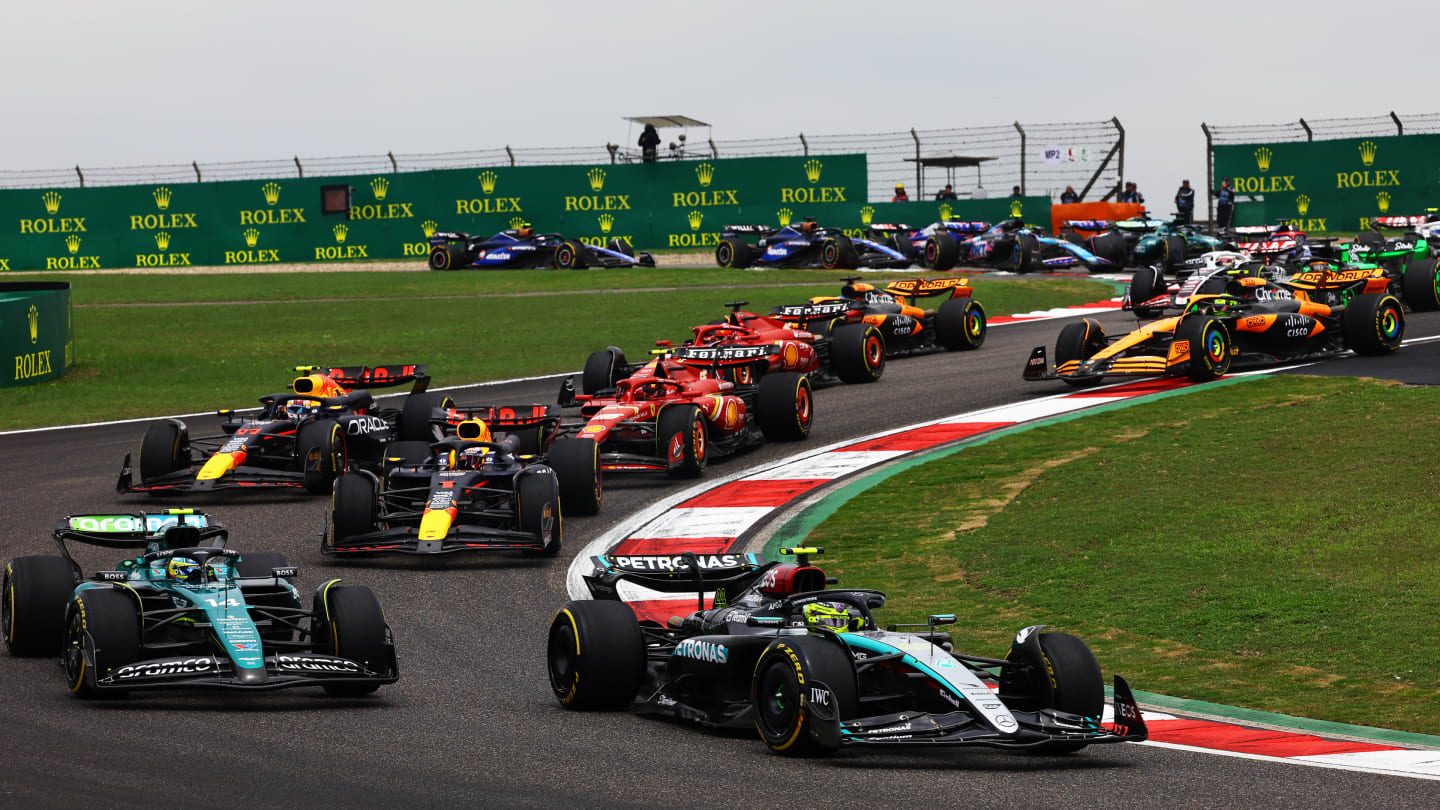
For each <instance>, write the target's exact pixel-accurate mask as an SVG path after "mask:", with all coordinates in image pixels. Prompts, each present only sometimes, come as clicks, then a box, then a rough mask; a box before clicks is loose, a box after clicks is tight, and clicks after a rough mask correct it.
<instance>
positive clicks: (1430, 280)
mask: <svg viewBox="0 0 1440 810" xmlns="http://www.w3.org/2000/svg"><path fill="white" fill-rule="evenodd" d="M1400 292H1401V293H1402V294H1403V295H1404V297H1405V303H1406V304H1409V305H1410V309H1411V311H1413V312H1434V311H1435V310H1437V309H1440V268H1437V267H1436V262H1435V260H1434V259H1419V260H1416V261H1412V262H1410V266H1409V267H1406V268H1405V275H1404V276H1402V277H1401V278H1400ZM141 458H144V456H141Z"/></svg>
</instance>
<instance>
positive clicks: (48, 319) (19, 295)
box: [0, 281, 75, 388]
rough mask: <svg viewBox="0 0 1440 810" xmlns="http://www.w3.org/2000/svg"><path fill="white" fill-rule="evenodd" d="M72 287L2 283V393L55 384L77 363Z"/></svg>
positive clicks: (0, 292)
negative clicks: (16, 387) (3, 389)
mask: <svg viewBox="0 0 1440 810" xmlns="http://www.w3.org/2000/svg"><path fill="white" fill-rule="evenodd" d="M70 314H71V313H70V284H69V283H68V282H64V281H35V282H0V354H3V356H4V359H5V373H4V374H3V375H0V388H9V387H13V386H20V385H32V384H34V383H39V382H45V381H47V380H53V379H56V378H58V377H63V376H65V374H66V373H68V372H69V371H70V369H71V367H72V366H73V365H74V364H75V333H74V329H73V327H72V325H71V324H72V321H71V318H70Z"/></svg>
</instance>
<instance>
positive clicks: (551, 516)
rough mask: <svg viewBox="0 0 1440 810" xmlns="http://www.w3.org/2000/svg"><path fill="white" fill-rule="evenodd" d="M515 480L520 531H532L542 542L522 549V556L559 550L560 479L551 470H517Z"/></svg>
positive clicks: (541, 555)
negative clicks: (520, 472) (531, 547)
mask: <svg viewBox="0 0 1440 810" xmlns="http://www.w3.org/2000/svg"><path fill="white" fill-rule="evenodd" d="M519 478H520V480H519V481H518V482H517V483H516V484H515V514H516V517H517V518H518V519H519V528H520V531H522V532H534V533H535V534H536V535H538V536H539V537H540V541H541V542H542V543H544V545H543V546H541V547H540V548H537V549H529V548H527V549H525V554H526V556H530V557H554V556H555V555H556V554H559V553H560V544H561V541H562V540H563V538H562V537H561V528H560V483H559V481H557V480H556V478H555V474H554V472H553V471H552V472H551V474H550V475H545V474H543V473H528V474H521V475H520V476H519Z"/></svg>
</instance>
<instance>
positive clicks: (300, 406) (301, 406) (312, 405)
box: [285, 399, 320, 422]
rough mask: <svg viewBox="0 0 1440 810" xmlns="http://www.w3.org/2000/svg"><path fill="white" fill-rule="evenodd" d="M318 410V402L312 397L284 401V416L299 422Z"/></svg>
mask: <svg viewBox="0 0 1440 810" xmlns="http://www.w3.org/2000/svg"><path fill="white" fill-rule="evenodd" d="M319 412H320V403H319V402H317V401H315V400H313V399H292V400H290V401H289V402H287V403H285V418H286V419H289V420H290V421H292V422H299V421H300V420H301V419H304V418H306V417H308V416H314V415H315V414H317V413H319Z"/></svg>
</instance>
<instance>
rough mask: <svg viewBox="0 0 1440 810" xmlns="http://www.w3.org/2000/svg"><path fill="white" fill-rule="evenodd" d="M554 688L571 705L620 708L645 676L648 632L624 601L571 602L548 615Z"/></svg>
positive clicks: (548, 659) (548, 648)
mask: <svg viewBox="0 0 1440 810" xmlns="http://www.w3.org/2000/svg"><path fill="white" fill-rule="evenodd" d="M545 646H546V649H545V658H546V664H547V667H546V668H547V669H548V670H549V674H550V689H551V691H553V692H554V693H555V697H557V698H559V700H560V705H562V706H564V707H565V708H567V709H622V708H624V707H626V706H628V705H630V703H631V702H632V701H634V700H635V695H636V693H638V692H639V691H640V683H641V681H642V680H644V678H645V637H644V636H643V635H642V634H641V633H640V622H639V621H637V620H636V619H635V611H633V610H631V609H630V606H629V605H627V604H625V603H624V602H618V601H610V600H603V599H601V600H592V599H586V600H580V601H575V602H570V603H568V604H566V605H565V607H563V608H561V609H560V612H559V613H556V614H555V618H554V619H552V620H551V621H550V635H549V640H548V641H547V643H546V645H545Z"/></svg>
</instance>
